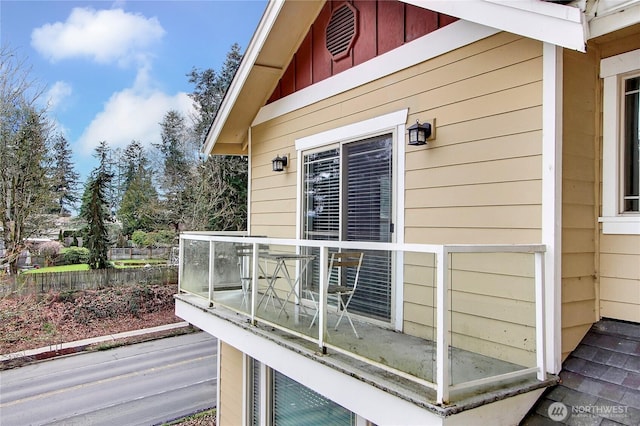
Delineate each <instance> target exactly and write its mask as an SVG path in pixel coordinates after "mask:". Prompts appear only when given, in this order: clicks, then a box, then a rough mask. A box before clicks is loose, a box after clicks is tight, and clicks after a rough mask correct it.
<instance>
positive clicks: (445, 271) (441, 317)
mask: <svg viewBox="0 0 640 426" xmlns="http://www.w3.org/2000/svg"><path fill="white" fill-rule="evenodd" d="M436 265H437V266H436V267H437V269H436V321H437V324H436V392H437V395H436V398H437V402H438V403H440V404H445V403H447V402H449V317H448V311H449V304H448V299H447V295H448V293H449V291H448V276H449V252H448V250H447V248H446V246H441V248H440V250H438V252H437V253H436Z"/></svg>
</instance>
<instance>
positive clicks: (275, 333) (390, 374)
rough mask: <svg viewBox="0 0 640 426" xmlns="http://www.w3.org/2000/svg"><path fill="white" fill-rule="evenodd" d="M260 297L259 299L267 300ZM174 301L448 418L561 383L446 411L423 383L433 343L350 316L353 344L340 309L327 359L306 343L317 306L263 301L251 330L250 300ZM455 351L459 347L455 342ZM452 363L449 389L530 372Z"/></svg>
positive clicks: (529, 380)
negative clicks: (352, 323)
mask: <svg viewBox="0 0 640 426" xmlns="http://www.w3.org/2000/svg"><path fill="white" fill-rule="evenodd" d="M203 295H204V294H203ZM259 297H262V294H260V295H259ZM177 298H178V299H179V300H182V301H184V302H185V303H189V304H192V305H195V306H198V307H200V308H201V309H206V311H207V312H208V313H210V314H212V315H216V316H218V317H221V318H224V319H227V320H230V321H233V322H235V323H237V325H238V326H240V327H243V328H244V329H246V330H249V331H252V332H254V333H257V334H260V335H262V336H263V337H265V338H268V339H271V340H273V341H277V342H279V343H280V344H282V345H286V346H290V347H291V349H292V350H295V351H297V352H304V353H306V354H308V356H309V357H312V358H315V359H316V360H318V361H319V362H322V363H324V364H326V365H332V366H334V367H335V368H338V369H340V370H344V371H345V373H347V372H348V374H350V375H354V374H356V375H357V376H358V377H360V378H361V379H362V380H364V381H367V382H369V383H370V384H372V385H374V386H378V387H380V388H382V389H385V390H387V391H390V392H392V393H395V394H397V396H399V397H402V398H405V399H408V400H410V401H412V402H414V403H416V404H418V405H421V406H423V407H425V408H428V409H430V410H431V411H434V412H437V413H439V414H440V415H444V416H446V415H450V414H454V413H456V412H459V411H463V410H466V409H471V408H475V407H478V406H480V405H483V404H486V403H490V402H494V401H496V400H500V399H504V398H508V397H510V396H515V395H518V394H521V393H525V392H529V391H531V390H534V389H539V388H542V387H546V386H550V385H553V384H555V383H556V382H557V377H555V376H550V377H549V378H548V380H546V381H539V380H537V378H536V376H535V374H534V373H531V374H527V375H525V376H521V377H518V378H513V379H509V380H503V381H497V382H493V383H491V384H484V385H482V386H475V387H469V388H465V389H461V390H457V391H453V390H452V391H451V401H453V403H451V404H450V405H447V406H445V407H442V406H440V405H438V404H436V403H435V401H436V393H435V390H434V389H433V388H432V387H431V386H429V385H428V384H426V383H424V382H431V383H434V382H435V372H436V344H435V342H434V341H433V340H428V339H422V338H419V337H415V336H411V335H408V334H404V333H401V332H396V331H394V330H393V329H390V328H387V327H384V326H382V325H380V324H378V323H375V322H368V321H366V320H364V319H362V318H356V317H355V316H354V315H353V314H352V319H353V322H354V325H355V327H356V330H357V332H358V335H359V338H356V336H355V334H354V332H353V330H352V328H351V325H350V324H349V322H348V320H347V319H346V317H345V318H343V320H342V321H341V323H340V325H339V327H338V329H337V330H334V326H335V324H336V321H337V319H338V313H337V312H336V310H335V307H333V308H331V307H330V310H329V312H328V313H327V336H326V346H327V347H328V348H327V350H326V353H322V350H321V348H320V347H319V346H318V344H317V342H316V341H312V340H309V339H312V338H315V339H317V337H315V336H317V334H318V321H315V324H314V325H313V326H311V327H310V324H311V321H312V319H313V316H314V314H315V306H314V305H313V304H312V303H306V304H305V305H303V306H302V307H301V306H300V305H295V304H293V303H286V304H285V306H284V309H282V306H281V305H280V304H279V303H278V301H277V300H269V299H266V298H265V300H264V301H263V303H262V304H261V305H260V306H259V307H258V310H257V313H256V319H257V324H256V325H250V324H249V322H248V319H249V314H248V306H249V303H247V302H248V301H247V300H246V299H244V300H243V295H242V292H241V291H240V290H227V291H216V292H215V295H214V300H213V301H214V306H213V307H209V306H208V305H207V301H206V300H204V299H203V298H201V297H197V296H194V295H188V294H181V295H178V296H177ZM272 324H273V325H277V326H279V327H283V328H285V330H283V329H280V328H275V327H273V326H272ZM196 326H197V324H196ZM287 330H291V331H293V332H294V333H290V332H288V331H287ZM301 335H304V336H307V338H303V337H302V336H301ZM453 343H454V344H455V341H454V342H453ZM449 356H450V370H449V373H450V378H451V384H452V385H455V384H458V383H464V382H468V381H472V380H477V379H483V378H487V377H491V376H496V375H500V374H505V373H511V372H515V371H519V370H523V369H525V368H527V367H526V366H520V365H516V364H513V363H509V362H505V361H502V360H499V359H496V358H491V357H488V356H484V355H481V354H477V353H473V352H470V351H466V350H462V349H459V348H455V347H450V349H449ZM385 367H389V368H391V369H393V370H389V369H388V368H385ZM394 370H395V371H394ZM398 371H399V372H398ZM406 375H408V376H413V377H416V378H418V379H419V380H417V381H414V380H409V379H408V378H407V377H405V376H406Z"/></svg>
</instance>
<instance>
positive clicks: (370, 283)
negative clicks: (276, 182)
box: [302, 134, 393, 321]
mask: <svg viewBox="0 0 640 426" xmlns="http://www.w3.org/2000/svg"><path fill="white" fill-rule="evenodd" d="M392 141H393V138H392V135H391V134H386V135H381V136H376V137H373V138H369V139H365V140H361V141H356V142H349V143H342V144H336V145H332V146H330V147H327V148H323V149H321V150H316V151H314V152H310V153H303V159H304V164H303V166H304V168H303V173H304V176H303V197H304V198H303V212H302V214H303V225H302V228H303V229H302V233H303V235H302V238H305V239H311V240H331V241H362V242H391V241H392V232H393V221H392V218H393V214H392V200H393V196H392V195H393V194H392V187H393V183H392V182H393V179H392V178H393V176H392V164H393V162H392V147H393V144H392ZM349 309H350V311H352V312H357V313H359V314H360V315H364V316H368V317H371V318H376V319H380V320H384V321H389V320H390V319H391V253H388V252H380V251H365V257H364V262H363V265H362V269H361V271H360V280H359V283H358V291H356V293H355V294H354V297H353V300H352V301H351V304H350V306H349Z"/></svg>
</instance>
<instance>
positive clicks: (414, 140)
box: [407, 120, 431, 145]
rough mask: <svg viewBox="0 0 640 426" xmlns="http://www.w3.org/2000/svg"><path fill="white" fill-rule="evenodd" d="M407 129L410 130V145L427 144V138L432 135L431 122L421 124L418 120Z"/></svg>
mask: <svg viewBox="0 0 640 426" xmlns="http://www.w3.org/2000/svg"><path fill="white" fill-rule="evenodd" d="M407 130H408V131H409V145H426V144H427V139H429V136H431V124H429V123H424V124H420V122H419V121H418V120H416V124H414V125H413V126H410V127H409V128H408V129H407Z"/></svg>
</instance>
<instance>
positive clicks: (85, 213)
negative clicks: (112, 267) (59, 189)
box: [80, 142, 113, 269]
mask: <svg viewBox="0 0 640 426" xmlns="http://www.w3.org/2000/svg"><path fill="white" fill-rule="evenodd" d="M109 153H110V150H109V147H108V145H107V143H106V142H101V143H100V144H99V145H98V147H96V150H95V154H94V156H95V157H97V158H98V161H99V164H98V166H97V167H96V168H95V169H94V170H93V172H92V173H91V176H90V177H89V179H88V181H87V184H86V186H85V190H84V194H83V195H82V206H81V208H80V217H81V218H82V219H84V220H85V221H86V223H87V225H86V227H85V228H84V232H83V236H84V241H83V246H84V247H86V248H87V249H88V250H89V253H90V254H89V267H90V268H91V269H104V268H106V267H108V265H109V263H108V253H109V246H110V242H109V232H108V229H107V223H108V222H110V221H111V215H110V206H109V200H108V199H107V191H108V189H109V188H111V181H112V179H113V175H112V174H111V163H110V161H111V160H110V156H109Z"/></svg>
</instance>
